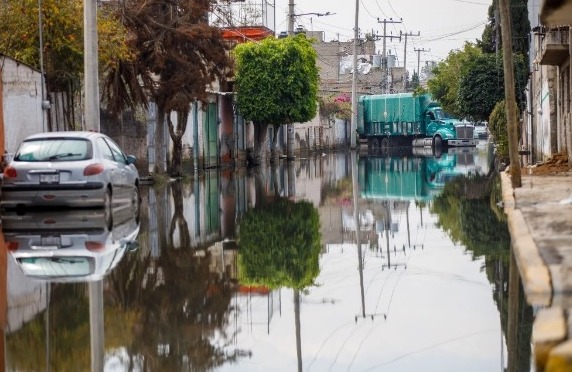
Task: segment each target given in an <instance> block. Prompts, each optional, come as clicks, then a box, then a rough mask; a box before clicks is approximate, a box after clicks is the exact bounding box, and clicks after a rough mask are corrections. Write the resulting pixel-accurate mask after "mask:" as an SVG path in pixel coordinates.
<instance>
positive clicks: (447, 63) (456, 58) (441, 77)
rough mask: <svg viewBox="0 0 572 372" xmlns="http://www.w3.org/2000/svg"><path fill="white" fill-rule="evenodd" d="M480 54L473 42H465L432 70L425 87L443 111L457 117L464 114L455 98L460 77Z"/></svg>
mask: <svg viewBox="0 0 572 372" xmlns="http://www.w3.org/2000/svg"><path fill="white" fill-rule="evenodd" d="M481 54H482V52H481V50H480V49H479V48H478V47H477V46H476V45H475V44H473V43H468V42H467V43H465V45H464V47H463V49H459V50H453V51H451V52H450V53H449V55H448V56H447V58H445V60H443V61H441V62H439V63H438V64H437V67H436V68H435V69H434V70H433V73H434V77H433V78H432V79H429V81H428V82H427V87H428V89H429V92H430V93H431V96H432V97H433V99H435V100H436V101H438V102H439V103H440V104H441V106H442V107H443V109H444V110H445V111H448V112H450V113H451V114H454V115H456V116H459V117H463V116H465V115H464V113H463V112H462V110H461V108H460V107H459V104H458V103H459V101H458V100H457V98H458V94H459V87H460V82H461V77H462V76H463V73H464V72H465V71H466V70H467V68H468V66H469V65H470V64H471V61H472V60H474V59H475V58H477V57H478V56H480V55H481Z"/></svg>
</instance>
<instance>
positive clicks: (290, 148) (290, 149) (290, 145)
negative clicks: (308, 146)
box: [286, 0, 335, 161]
mask: <svg viewBox="0 0 572 372" xmlns="http://www.w3.org/2000/svg"><path fill="white" fill-rule="evenodd" d="M334 14H335V13H330V12H326V13H315V12H311V13H301V14H294V0H288V36H293V35H294V18H295V17H298V16H302V15H316V16H318V17H323V16H329V15H334ZM286 160H290V161H291V160H294V124H292V123H288V124H286Z"/></svg>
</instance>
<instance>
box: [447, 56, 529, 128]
mask: <svg viewBox="0 0 572 372" xmlns="http://www.w3.org/2000/svg"><path fill="white" fill-rule="evenodd" d="M514 69H515V91H516V92H517V97H516V100H517V102H518V104H519V108H520V109H521V110H522V109H523V107H524V104H525V102H526V101H525V99H526V98H525V91H524V88H525V87H526V80H527V78H528V68H527V65H526V63H525V60H524V57H523V56H522V54H517V55H515V56H514ZM457 98H458V101H457V106H458V109H459V113H461V114H462V116H463V117H469V118H471V119H474V120H479V121H484V120H488V118H489V116H490V114H491V112H492V111H493V108H494V107H495V105H496V104H497V102H499V101H501V100H503V99H504V73H503V61H502V58H501V57H500V56H499V55H496V54H491V53H486V54H481V55H478V56H476V57H475V58H473V59H472V60H471V61H470V62H469V63H468V64H467V66H466V69H465V71H464V72H463V73H462V74H461V77H460V82H459V91H458V93H457Z"/></svg>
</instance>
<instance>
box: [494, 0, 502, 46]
mask: <svg viewBox="0 0 572 372" xmlns="http://www.w3.org/2000/svg"><path fill="white" fill-rule="evenodd" d="M493 5H494V8H495V12H494V15H495V53H496V54H497V55H498V53H499V48H500V38H501V35H500V14H499V1H498V0H495V1H494V2H493Z"/></svg>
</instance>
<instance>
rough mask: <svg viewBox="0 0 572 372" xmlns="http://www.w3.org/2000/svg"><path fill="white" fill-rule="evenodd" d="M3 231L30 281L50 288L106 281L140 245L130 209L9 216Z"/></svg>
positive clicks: (9, 212)
mask: <svg viewBox="0 0 572 372" xmlns="http://www.w3.org/2000/svg"><path fill="white" fill-rule="evenodd" d="M2 230H3V233H4V239H5V241H6V244H7V247H8V250H9V251H10V253H11V256H12V258H14V260H15V262H16V263H17V264H18V266H19V268H20V269H21V270H22V272H23V273H24V275H26V276H27V277H29V278H32V279H42V280H47V281H50V282H69V281H75V282H87V281H96V280H101V279H103V278H104V277H105V275H107V274H108V273H109V272H110V271H111V270H113V268H114V267H115V266H116V265H117V264H118V263H119V262H120V261H121V259H122V257H123V256H124V254H125V252H126V251H128V250H132V249H134V248H135V247H136V244H137V240H136V238H137V235H138V233H139V222H138V220H137V219H136V217H135V216H134V215H133V213H132V211H131V210H130V208H125V207H123V208H119V207H116V208H114V209H113V210H112V212H111V213H109V212H108V211H105V210H104V209H91V210H59V211H46V210H30V211H27V212H24V213H21V212H16V211H7V212H4V214H3V215H2Z"/></svg>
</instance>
